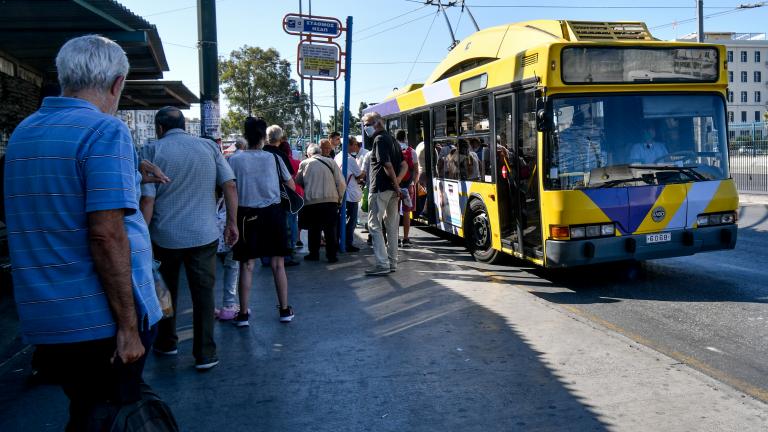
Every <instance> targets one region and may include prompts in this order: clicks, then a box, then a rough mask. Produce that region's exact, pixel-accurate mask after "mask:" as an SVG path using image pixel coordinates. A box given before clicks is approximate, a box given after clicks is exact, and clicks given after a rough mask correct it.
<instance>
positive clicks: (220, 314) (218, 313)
mask: <svg viewBox="0 0 768 432" xmlns="http://www.w3.org/2000/svg"><path fill="white" fill-rule="evenodd" d="M238 311H240V308H239V307H238V306H236V305H232V306H224V307H223V308H221V309H214V312H213V315H214V316H215V317H216V319H217V320H219V321H229V320H231V319H232V318H234V317H235V315H237V312H238Z"/></svg>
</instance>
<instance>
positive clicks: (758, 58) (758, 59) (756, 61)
mask: <svg viewBox="0 0 768 432" xmlns="http://www.w3.org/2000/svg"><path fill="white" fill-rule="evenodd" d="M755 63H760V51H755Z"/></svg>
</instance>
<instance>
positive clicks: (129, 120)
mask: <svg viewBox="0 0 768 432" xmlns="http://www.w3.org/2000/svg"><path fill="white" fill-rule="evenodd" d="M155 114H157V110H120V111H118V112H117V117H118V118H119V119H121V120H122V121H124V122H125V124H126V125H128V129H129V130H130V131H131V138H133V145H134V146H136V149H137V150H141V148H142V147H144V146H145V145H147V144H149V143H151V142H152V141H156V140H157V134H156V132H155ZM185 124H186V128H185V129H186V131H187V132H188V133H189V134H190V135H194V136H200V119H197V118H193V119H187V120H186V122H185Z"/></svg>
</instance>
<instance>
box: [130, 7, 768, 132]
mask: <svg viewBox="0 0 768 432" xmlns="http://www.w3.org/2000/svg"><path fill="white" fill-rule="evenodd" d="M117 1H118V2H120V3H121V4H122V5H123V6H125V7H126V8H128V9H130V10H131V11H132V12H133V13H135V14H137V15H139V16H142V17H144V18H145V19H146V20H147V21H149V22H150V23H152V24H154V25H155V26H157V29H158V32H159V33H160V37H161V39H162V42H163V48H164V50H165V55H166V58H167V59H168V64H169V67H170V71H169V72H166V73H165V75H164V79H166V80H180V81H183V82H184V84H185V85H186V86H187V87H188V88H189V89H190V90H192V92H194V93H195V94H198V95H199V92H200V85H199V68H198V54H197V48H196V44H197V0H164V1H157V0H117ZM443 1H444V3H447V0H443ZM300 2H302V5H303V6H302V8H303V12H304V13H305V14H308V12H309V7H310V1H309V0H270V1H263V0H217V1H216V21H217V31H218V52H219V56H225V57H226V56H229V53H230V52H232V51H233V50H236V49H238V48H241V47H243V46H245V45H249V46H257V47H261V48H270V47H271V48H275V49H276V50H277V51H279V52H280V54H281V56H282V57H283V58H285V59H287V60H288V61H290V62H291V64H292V66H293V78H294V79H296V80H297V81H298V80H299V76H298V75H297V73H296V50H297V44H298V42H299V36H294V35H288V34H286V33H284V32H283V28H282V19H283V16H284V15H285V14H287V13H298V12H299V4H300ZM459 3H460V2H459ZM696 3H697V2H696V0H667V1H659V0H648V1H646V2H638V1H630V0H616V1H605V0H603V1H592V0H581V1H579V2H573V1H568V0H523V1H512V0H467V1H466V4H467V5H468V6H469V7H470V10H471V12H472V15H473V16H474V17H475V20H476V21H477V23H478V25H479V27H480V28H481V29H482V28H486V27H492V26H496V25H501V24H508V23H514V22H520V21H528V20H533V19H573V20H589V21H644V22H646V23H647V24H648V27H649V28H650V29H651V33H652V34H653V35H654V36H655V37H657V38H659V39H667V40H669V39H675V38H677V37H682V36H684V35H687V34H689V33H693V32H696V29H697V23H696V20H695V18H696ZM755 3H758V4H760V3H763V4H765V5H766V6H764V7H760V8H754V9H742V10H738V9H736V8H738V7H739V6H740V5H742V4H755ZM576 4H578V6H575V5H576ZM640 4H642V6H638V5H640ZM311 10H312V14H313V15H320V16H329V17H336V18H338V19H339V20H341V21H342V22H345V20H346V17H347V16H352V17H353V35H352V57H351V59H352V68H351V73H352V75H351V79H350V83H351V92H350V99H351V103H350V106H351V108H352V109H351V111H352V112H353V113H355V114H356V113H357V108H358V106H359V104H360V102H361V101H364V102H367V103H371V102H378V101H381V100H382V99H383V98H384V97H385V96H386V95H387V94H388V93H389V92H390V91H391V90H392V89H393V88H396V87H403V86H405V85H406V84H408V83H421V82H424V80H425V79H426V78H427V77H428V76H429V75H430V73H431V72H432V70H433V69H434V68H435V66H436V65H437V63H439V62H440V61H441V60H442V59H443V58H444V57H445V55H446V54H447V53H448V47H449V45H450V44H451V38H450V35H449V30H448V26H447V25H446V23H445V18H444V17H443V16H442V15H438V14H437V7H436V6H426V5H425V4H424V2H423V1H419V0H376V1H372V0H314V1H311ZM447 13H448V18H449V20H450V22H451V25H452V27H453V31H454V32H455V34H456V38H457V39H459V40H461V39H463V38H465V37H467V36H468V35H470V34H472V33H474V31H475V28H474V26H473V25H472V21H471V20H470V18H469V16H468V14H467V13H466V12H464V13H462V11H461V8H460V7H452V8H448V9H447ZM704 15H705V16H709V15H712V16H711V17H709V18H706V19H705V21H704V31H705V32H713V31H718V32H719V31H732V32H742V33H765V32H768V28H766V27H767V25H766V22H768V2H755V1H753V0H742V1H727V0H711V1H704ZM344 37H345V36H344V35H342V36H341V37H340V38H339V39H337V41H338V43H339V44H340V45H341V46H342V48H343V47H344V41H345V39H344ZM337 88H338V104H339V105H341V104H342V102H343V100H344V79H343V76H342V78H340V79H339V81H338V83H337ZM305 92H306V93H307V94H309V81H305ZM314 102H315V104H317V105H318V108H316V109H315V116H316V117H317V116H318V109H319V111H320V114H319V116H320V117H321V118H322V120H323V121H324V122H325V121H327V120H328V117H329V116H330V115H331V114H332V113H333V102H334V99H333V83H332V82H330V81H315V83H314ZM221 105H222V112H221V116H222V117H223V116H224V115H225V113H226V110H227V108H228V107H227V101H226V100H225V99H224V97H223V96H222V97H221ZM199 113H200V110H199V106H198V105H195V106H193V108H192V110H190V111H189V112H188V113H187V114H186V115H187V116H188V117H198V118H199V116H200V114H199Z"/></svg>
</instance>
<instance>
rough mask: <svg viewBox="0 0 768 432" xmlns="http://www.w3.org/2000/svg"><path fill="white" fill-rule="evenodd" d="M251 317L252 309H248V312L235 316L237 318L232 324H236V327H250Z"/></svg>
mask: <svg viewBox="0 0 768 432" xmlns="http://www.w3.org/2000/svg"><path fill="white" fill-rule="evenodd" d="M250 317H251V310H250V309H248V312H238V313H237V315H235V318H234V319H233V320H232V324H234V325H235V327H248V326H249V325H250V324H248V318H250Z"/></svg>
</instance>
